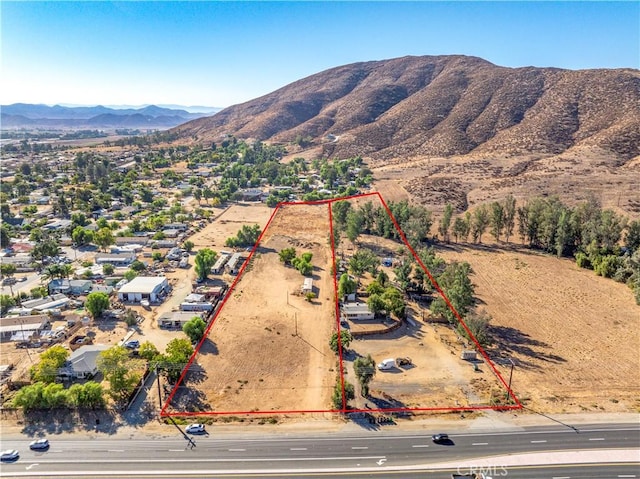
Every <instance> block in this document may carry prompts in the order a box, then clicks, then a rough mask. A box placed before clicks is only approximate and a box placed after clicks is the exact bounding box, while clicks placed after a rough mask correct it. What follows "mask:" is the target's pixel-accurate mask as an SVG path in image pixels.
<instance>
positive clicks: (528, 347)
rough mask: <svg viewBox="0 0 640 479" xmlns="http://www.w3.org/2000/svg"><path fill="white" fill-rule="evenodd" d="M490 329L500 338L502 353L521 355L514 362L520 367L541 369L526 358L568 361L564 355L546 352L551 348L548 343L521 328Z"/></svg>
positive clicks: (555, 362)
mask: <svg viewBox="0 0 640 479" xmlns="http://www.w3.org/2000/svg"><path fill="white" fill-rule="evenodd" d="M490 330H491V335H492V336H493V337H494V338H496V339H497V340H498V343H499V348H500V352H501V354H502V355H514V354H517V355H519V357H517V358H514V362H515V363H516V365H517V366H519V367H523V368H527V369H541V367H540V366H538V365H537V364H535V363H534V362H532V361H528V360H527V359H526V358H531V359H533V358H536V359H541V360H542V361H545V362H549V363H553V364H560V363H564V362H566V359H564V358H563V357H562V356H559V355H557V354H549V353H546V352H545V351H544V350H545V349H547V350H548V349H550V348H551V347H550V346H549V345H548V344H547V343H545V342H543V341H538V340H537V339H533V338H532V337H531V336H529V335H528V334H526V333H523V332H522V331H520V330H519V329H516V328H512V327H510V326H491V328H490Z"/></svg>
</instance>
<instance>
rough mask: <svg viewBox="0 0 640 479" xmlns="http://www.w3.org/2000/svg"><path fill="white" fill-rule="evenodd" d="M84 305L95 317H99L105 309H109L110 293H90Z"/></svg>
mask: <svg viewBox="0 0 640 479" xmlns="http://www.w3.org/2000/svg"><path fill="white" fill-rule="evenodd" d="M84 307H85V309H86V310H87V311H88V312H89V314H90V315H91V317H92V318H93V319H97V318H99V317H100V316H101V315H102V313H103V312H104V311H105V310H107V309H109V295H108V294H107V293H103V292H101V291H94V292H93V293H89V294H88V295H87V300H86V301H85V303H84Z"/></svg>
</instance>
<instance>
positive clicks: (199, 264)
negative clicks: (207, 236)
mask: <svg viewBox="0 0 640 479" xmlns="http://www.w3.org/2000/svg"><path fill="white" fill-rule="evenodd" d="M217 256H218V254H217V253H216V252H215V251H213V250H212V249H210V248H203V249H201V250H200V251H198V253H197V254H196V256H195V259H194V260H193V261H194V263H195V265H196V268H195V269H196V274H197V275H198V279H200V280H205V279H207V276H209V273H210V272H211V267H212V266H213V265H214V264H215V263H216V257H217Z"/></svg>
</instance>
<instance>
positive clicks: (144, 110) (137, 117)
mask: <svg viewBox="0 0 640 479" xmlns="http://www.w3.org/2000/svg"><path fill="white" fill-rule="evenodd" d="M0 109H1V114H2V127H3V128H116V127H126V128H170V127H173V126H176V125H179V124H181V123H185V122H187V121H189V120H193V119H195V118H200V117H202V116H205V115H210V114H211V113H210V111H209V112H206V113H191V112H188V111H186V110H183V109H175V108H163V107H159V106H155V105H150V106H146V107H141V108H109V107H105V106H101V105H98V106H74V107H70V106H61V105H54V106H48V105H34V104H28V103H14V104H12V105H2V106H0Z"/></svg>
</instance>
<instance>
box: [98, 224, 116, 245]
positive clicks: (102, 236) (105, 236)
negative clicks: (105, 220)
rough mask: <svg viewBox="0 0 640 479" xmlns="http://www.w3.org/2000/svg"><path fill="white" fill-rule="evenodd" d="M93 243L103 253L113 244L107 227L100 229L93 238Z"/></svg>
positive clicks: (113, 240) (113, 239)
mask: <svg viewBox="0 0 640 479" xmlns="http://www.w3.org/2000/svg"><path fill="white" fill-rule="evenodd" d="M93 242H94V243H95V244H96V245H98V246H99V247H100V248H101V249H102V250H103V251H105V250H106V249H107V248H108V247H109V246H111V245H112V244H114V243H115V238H114V237H113V233H112V232H111V230H110V229H109V228H107V227H105V228H100V229H99V230H98V231H97V232H96V234H95V235H94V237H93Z"/></svg>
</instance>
